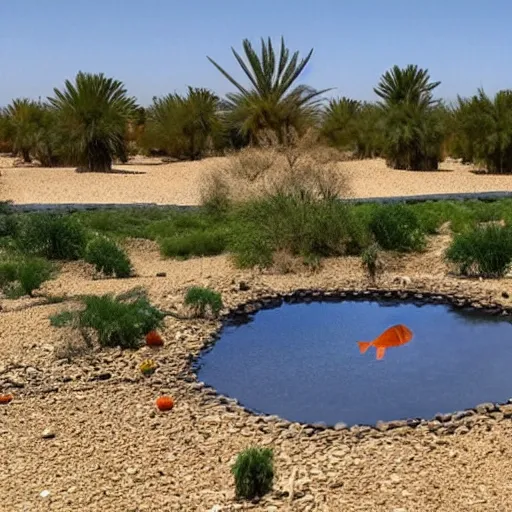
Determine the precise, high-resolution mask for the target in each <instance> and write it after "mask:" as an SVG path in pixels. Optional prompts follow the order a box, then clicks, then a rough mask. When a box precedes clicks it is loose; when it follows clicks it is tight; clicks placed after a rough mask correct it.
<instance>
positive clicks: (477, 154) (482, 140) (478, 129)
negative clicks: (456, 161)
mask: <svg viewBox="0 0 512 512" xmlns="http://www.w3.org/2000/svg"><path fill="white" fill-rule="evenodd" d="M454 116H455V124H456V128H455V130H456V136H455V137H456V138H455V145H456V147H455V149H456V153H457V154H458V155H460V156H461V157H462V158H463V159H464V160H466V161H474V162H475V163H483V164H484V165H485V166H486V167H487V169H488V170H489V171H490V172H496V173H508V172H512V90H504V91H499V92H498V93H497V94H496V95H495V97H494V98H490V97H489V96H487V94H485V92H484V91H483V89H479V90H478V93H477V94H476V95H475V96H473V97H472V98H469V99H465V98H461V97H459V98H458V103H457V106H456V108H455V110H454Z"/></svg>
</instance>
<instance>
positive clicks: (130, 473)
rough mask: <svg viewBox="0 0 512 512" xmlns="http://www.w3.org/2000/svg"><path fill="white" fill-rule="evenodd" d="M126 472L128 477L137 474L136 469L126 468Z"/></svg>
mask: <svg viewBox="0 0 512 512" xmlns="http://www.w3.org/2000/svg"><path fill="white" fill-rule="evenodd" d="M126 472H127V473H128V474H129V475H136V474H137V472H138V469H137V468H128V469H127V470H126Z"/></svg>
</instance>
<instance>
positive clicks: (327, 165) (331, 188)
mask: <svg viewBox="0 0 512 512" xmlns="http://www.w3.org/2000/svg"><path fill="white" fill-rule="evenodd" d="M318 140H319V137H318V133H317V132H316V131H315V130H313V129H310V130H308V131H306V132H305V133H304V134H303V135H301V136H300V135H299V134H298V133H297V131H296V130H294V129H289V130H283V131H282V132H281V133H280V134H279V135H278V134H276V133H275V132H273V131H270V130H267V131H263V132H262V133H260V135H259V137H258V147H248V148H244V149H242V150H241V151H240V152H238V153H235V154H232V155H231V156H228V163H227V165H225V166H224V167H223V169H222V172H223V174H224V175H225V177H226V180H227V181H230V182H231V185H232V187H231V190H232V194H233V193H234V194H236V196H237V197H236V198H235V197H233V196H232V197H233V199H234V200H244V199H247V198H251V197H252V198H253V197H259V196H262V195H269V194H270V195H272V194H282V195H293V196H300V197H302V196H305V195H307V196H308V197H310V198H312V199H333V198H336V197H339V196H347V195H349V193H350V187H349V184H348V179H347V177H346V176H345V175H343V174H341V173H340V172H339V171H338V169H337V162H339V161H342V160H346V158H345V157H344V156H343V154H342V153H340V152H339V151H337V150H335V149H333V148H327V147H324V146H321V145H319V142H318Z"/></svg>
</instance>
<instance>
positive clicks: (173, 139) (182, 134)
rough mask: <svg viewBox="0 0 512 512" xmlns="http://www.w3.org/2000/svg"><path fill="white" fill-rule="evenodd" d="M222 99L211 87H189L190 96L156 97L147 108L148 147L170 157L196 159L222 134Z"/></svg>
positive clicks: (169, 95)
mask: <svg viewBox="0 0 512 512" xmlns="http://www.w3.org/2000/svg"><path fill="white" fill-rule="evenodd" d="M218 105H219V98H218V97H217V96H216V95H215V94H213V93H212V92H211V91H209V90H208V89H203V88H194V87H189V88H188V92H187V95H185V96H182V95H180V94H168V95H167V96H164V97H163V98H153V105H152V106H151V107H150V108H149V109H148V112H147V116H148V120H147V127H146V134H145V140H146V142H145V144H146V146H147V147H148V148H149V147H152V148H153V149H154V148H155V147H156V148H158V149H160V150H164V151H165V152H166V153H167V154H169V155H170V156H174V157H177V158H187V159H191V160H196V159H198V158H201V157H202V156H203V155H204V153H205V151H206V149H207V146H208V144H209V142H211V141H212V140H213V139H214V138H215V137H216V136H217V135H219V134H220V131H221V126H220V119H219V116H218V113H217V110H218Z"/></svg>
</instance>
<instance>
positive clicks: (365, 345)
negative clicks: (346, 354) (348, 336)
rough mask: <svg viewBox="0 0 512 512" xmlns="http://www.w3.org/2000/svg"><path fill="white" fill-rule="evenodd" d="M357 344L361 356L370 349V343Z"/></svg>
mask: <svg viewBox="0 0 512 512" xmlns="http://www.w3.org/2000/svg"><path fill="white" fill-rule="evenodd" d="M357 344H358V345H359V352H361V354H364V353H365V352H366V351H367V350H368V349H369V348H370V345H371V342H369V341H358V342H357Z"/></svg>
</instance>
